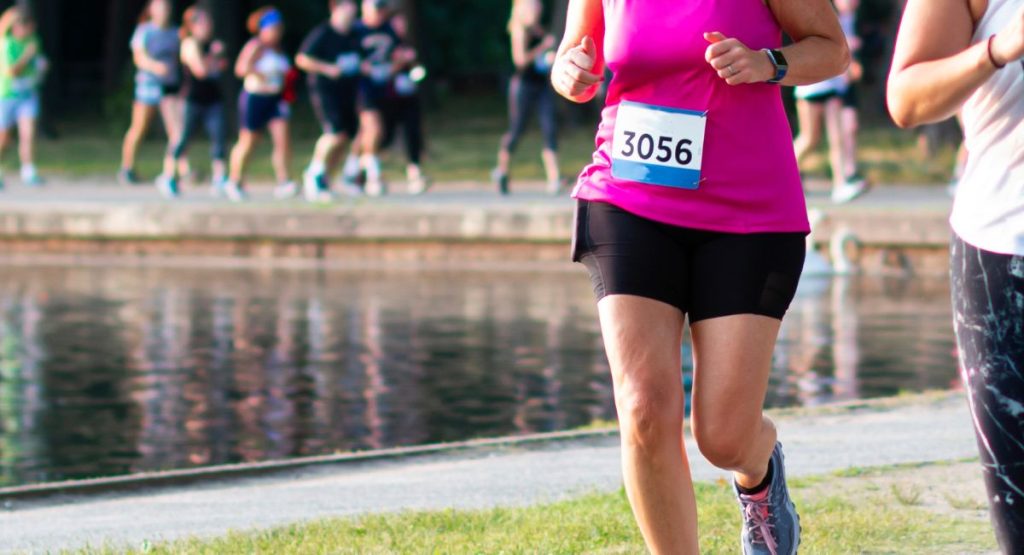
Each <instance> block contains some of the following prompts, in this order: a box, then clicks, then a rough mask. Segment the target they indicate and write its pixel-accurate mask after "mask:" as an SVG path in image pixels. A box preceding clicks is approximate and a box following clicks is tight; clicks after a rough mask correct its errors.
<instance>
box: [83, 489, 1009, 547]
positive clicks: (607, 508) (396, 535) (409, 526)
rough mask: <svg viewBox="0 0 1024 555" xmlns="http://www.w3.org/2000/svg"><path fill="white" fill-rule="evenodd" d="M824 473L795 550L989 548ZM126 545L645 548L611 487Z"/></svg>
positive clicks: (723, 538)
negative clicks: (562, 497) (497, 505)
mask: <svg viewBox="0 0 1024 555" xmlns="http://www.w3.org/2000/svg"><path fill="white" fill-rule="evenodd" d="M830 480H844V478H838V477H835V476H827V477H820V478H817V479H813V480H799V481H794V482H793V484H792V487H793V491H794V497H795V498H796V500H797V503H798V505H799V507H800V511H801V515H802V523H803V529H804V535H803V544H802V548H801V552H802V553H813V554H832V553H964V552H984V551H991V550H993V549H994V548H995V544H994V541H993V538H992V533H991V531H990V529H989V525H988V523H987V522H986V521H984V520H980V519H978V518H976V517H975V518H957V517H955V516H946V515H941V514H936V513H934V512H929V511H927V510H925V509H924V508H920V507H917V506H908V505H906V504H904V503H902V502H901V501H900V499H899V498H898V496H895V494H894V492H893V491H885V490H879V488H877V487H873V486H874V484H873V483H871V482H870V481H867V480H862V479H859V478H853V480H859V481H858V482H857V483H856V486H855V489H854V490H853V492H852V494H851V491H850V490H849V489H845V490H844V495H843V497H840V496H839V495H834V496H833V495H822V494H821V493H820V492H822V491H828V490H829V487H828V485H829V481H830ZM846 480H850V479H849V478H847V479H846ZM696 488H697V497H698V505H699V507H700V509H699V511H700V514H699V521H700V527H701V551H702V553H709V554H717V553H722V554H731V553H736V552H737V547H738V545H737V541H738V535H739V514H738V510H737V507H736V504H735V500H734V498H733V496H732V493H731V490H730V488H729V487H728V486H727V485H726V484H725V483H718V484H697V486H696ZM963 504H964V506H965V507H966V506H970V507H971V508H975V507H976V506H977V504H976V503H975V504H973V505H969V504H968V503H967V501H963ZM82 553H88V554H107V553H115V551H112V550H102V549H100V550H92V551H85V552H82ZM131 553H154V554H172V553H173V554H179V553H184V554H211V555H212V554H217V555H231V554H243V553H245V554H248V553H274V554H305V553H644V547H643V541H642V539H641V537H640V535H639V532H638V531H637V529H636V526H635V524H634V522H633V516H632V514H631V512H630V509H629V504H628V502H627V500H626V497H625V495H624V494H623V493H622V492H619V493H612V494H601V495H597V494H595V495H587V496H583V497H579V498H576V499H572V500H568V501H562V502H558V503H551V504H546V505H539V506H535V507H528V508H506V509H491V510H481V511H451V510H449V511H440V512H409V513H404V514H393V515H383V516H368V517H363V518H358V519H333V520H323V521H319V522H315V523H311V524H304V525H297V526H290V527H285V528H278V529H274V530H268V531H263V532H257V533H233V534H230V535H228V536H224V537H221V538H216V539H213V540H198V539H193V540H184V541H179V542H175V543H169V544H156V545H151V544H146V545H144V546H141V547H140V548H138V549H137V550H135V551H131Z"/></svg>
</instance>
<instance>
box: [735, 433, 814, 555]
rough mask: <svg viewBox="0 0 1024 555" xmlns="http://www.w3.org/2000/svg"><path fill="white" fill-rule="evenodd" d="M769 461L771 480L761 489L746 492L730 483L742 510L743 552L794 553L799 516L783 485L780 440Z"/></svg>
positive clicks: (747, 554)
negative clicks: (748, 493) (749, 493)
mask: <svg viewBox="0 0 1024 555" xmlns="http://www.w3.org/2000/svg"><path fill="white" fill-rule="evenodd" d="M770 464H771V469H772V483H771V484H769V485H768V487H767V488H766V489H765V490H764V491H762V492H760V493H756V494H753V495H746V494H743V493H740V490H739V487H738V486H736V484H735V483H733V488H734V489H735V491H736V496H737V497H738V498H739V502H740V508H741V509H742V512H743V529H742V531H741V532H740V544H741V545H742V546H743V555H796V552H797V548H798V547H799V546H800V515H798V514H797V512H796V506H794V505H793V500H792V499H790V497H789V488H788V487H786V466H785V457H783V455H782V444H781V443H776V444H775V450H774V451H772V458H771V463H770Z"/></svg>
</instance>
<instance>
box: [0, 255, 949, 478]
mask: <svg viewBox="0 0 1024 555" xmlns="http://www.w3.org/2000/svg"><path fill="white" fill-rule="evenodd" d="M947 297H948V287H947V286H946V285H945V283H943V282H942V281H921V280H918V281H878V280H858V281H836V282H830V281H824V282H807V283H805V284H804V287H803V289H802V290H801V296H800V298H799V299H798V300H797V302H796V304H795V305H794V308H793V312H792V313H791V315H790V317H789V318H788V319H787V322H786V324H785V326H784V328H783V334H782V340H781V342H780V348H779V349H778V352H777V360H776V364H775V367H776V371H775V374H774V375H773V381H772V387H771V389H770V392H769V403H770V404H772V405H776V406H778V405H794V404H802V405H812V404H820V403H824V402H830V401H834V400H839V399H852V398H858V397H863V396H877V395H885V394H891V393H895V392H898V391H901V390H920V389H929V388H935V387H948V385H949V384H950V383H951V382H952V381H953V380H954V379H955V376H956V372H955V367H954V363H955V361H954V359H953V358H952V356H951V350H952V345H953V343H952V334H951V332H950V331H949V328H950V325H949V319H950V314H949V308H948V304H949V303H948V298H947ZM596 318H597V317H596V310H595V308H594V306H593V301H592V297H591V294H590V292H589V285H588V282H587V280H586V278H585V277H584V276H582V275H580V274H579V273H578V272H572V273H561V272H546V273H484V272H455V271H451V272H443V271H431V272H419V273H412V272H334V271H286V270H276V271H274V270H266V271H242V270H238V271H228V270H210V269H158V268H137V267H125V268H81V267H79V268H75V267H14V268H6V269H5V270H4V271H3V273H2V274H0V473H2V474H0V484H3V485H12V484H22V483H30V482H39V481H47V480H57V479H66V478H80V477H89V476H97V475H113V474H123V473H128V472H136V471H141V470H153V469H164V468H183V467H190V466H198V465H208V464H219V463H227V462H241V461H257V460H265V459H271V458H283V457H294V456H301V455H312V454H322V453H330V452H334V451H347V450H353V449H368V448H377V447H386V446H393V445H410V444H422V443H429V442H437V441H449V440H458V439H465V438H467V437H479V436H495V435H504V434H517V433H527V432H535V431H550V430H560V429H567V428H573V427H577V426H582V425H585V424H588V423H590V422H592V421H593V420H595V419H610V418H613V417H614V408H613V403H612V400H611V391H610V384H609V379H608V376H607V374H608V370H607V363H606V361H605V358H604V356H603V353H602V350H601V340H600V333H599V330H598V327H597V321H596Z"/></svg>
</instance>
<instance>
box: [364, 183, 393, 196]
mask: <svg viewBox="0 0 1024 555" xmlns="http://www.w3.org/2000/svg"><path fill="white" fill-rule="evenodd" d="M366 194H367V195H368V196H371V197H375V198H379V197H383V196H385V195H387V194H388V186H387V185H386V184H385V183H384V181H383V180H380V179H376V180H370V181H367V182H366Z"/></svg>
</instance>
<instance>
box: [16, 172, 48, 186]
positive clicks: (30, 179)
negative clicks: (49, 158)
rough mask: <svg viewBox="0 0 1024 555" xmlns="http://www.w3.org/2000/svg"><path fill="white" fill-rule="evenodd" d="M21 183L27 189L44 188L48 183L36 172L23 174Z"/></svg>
mask: <svg viewBox="0 0 1024 555" xmlns="http://www.w3.org/2000/svg"><path fill="white" fill-rule="evenodd" d="M21 182H22V183H24V184H25V185H26V186H27V187H42V186H43V185H44V184H45V183H46V181H45V180H44V179H43V178H42V177H39V174H38V173H36V172H34V171H23V172H21Z"/></svg>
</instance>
